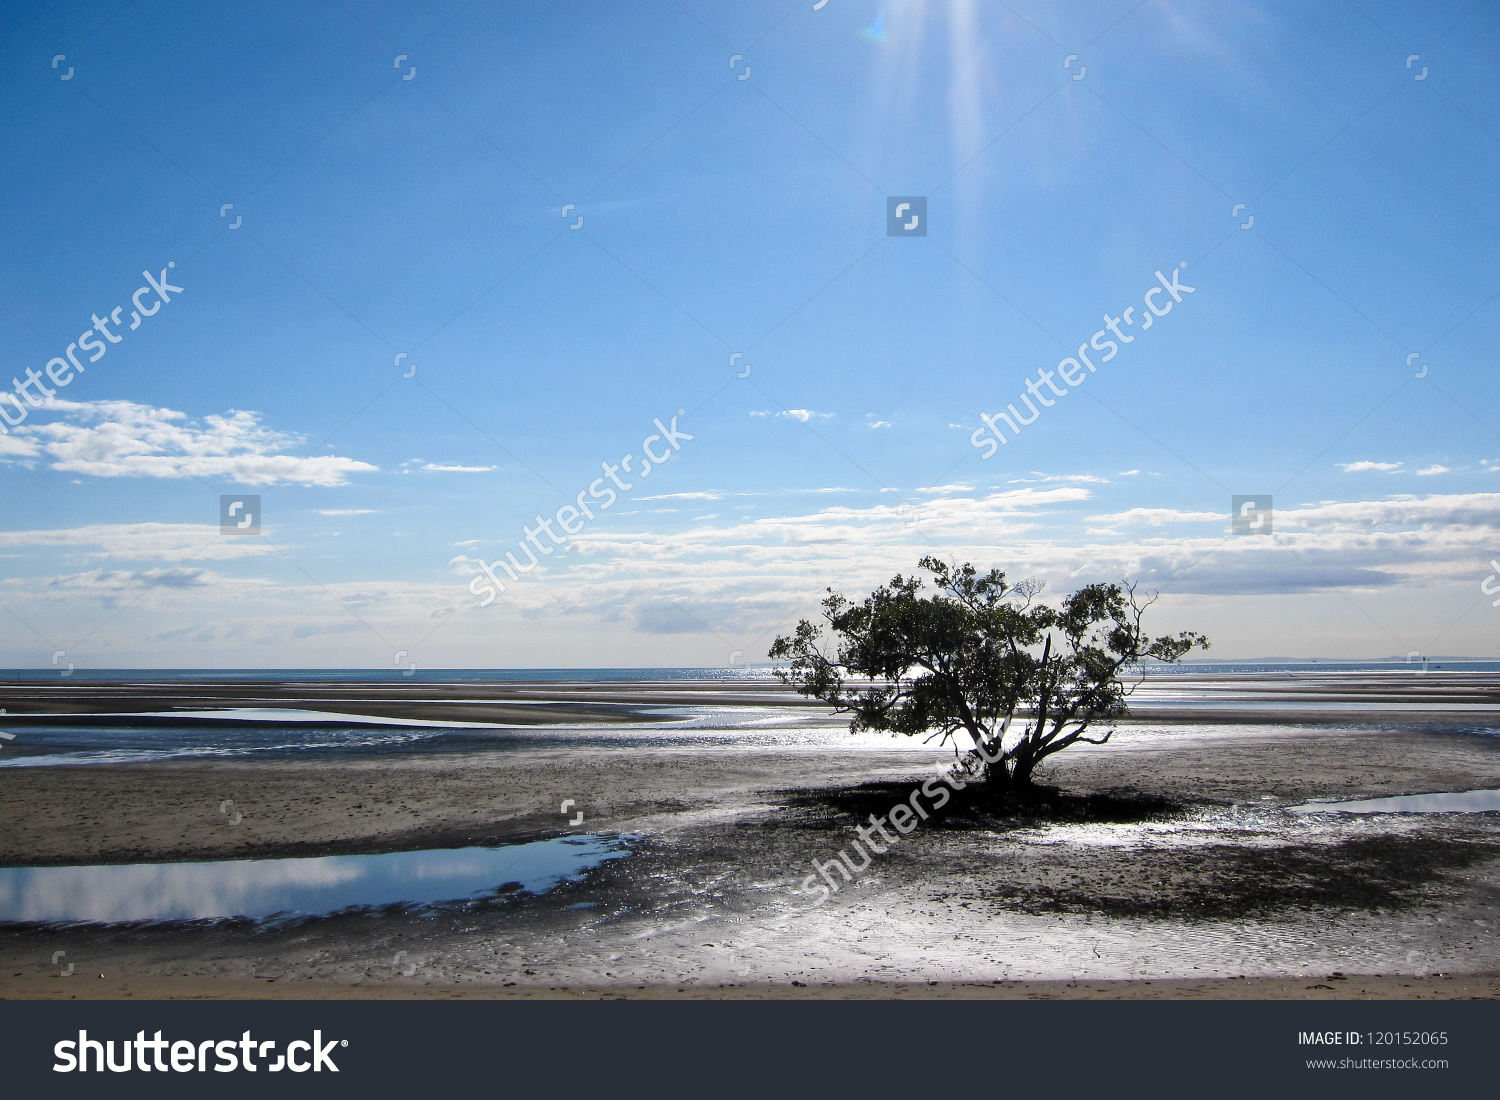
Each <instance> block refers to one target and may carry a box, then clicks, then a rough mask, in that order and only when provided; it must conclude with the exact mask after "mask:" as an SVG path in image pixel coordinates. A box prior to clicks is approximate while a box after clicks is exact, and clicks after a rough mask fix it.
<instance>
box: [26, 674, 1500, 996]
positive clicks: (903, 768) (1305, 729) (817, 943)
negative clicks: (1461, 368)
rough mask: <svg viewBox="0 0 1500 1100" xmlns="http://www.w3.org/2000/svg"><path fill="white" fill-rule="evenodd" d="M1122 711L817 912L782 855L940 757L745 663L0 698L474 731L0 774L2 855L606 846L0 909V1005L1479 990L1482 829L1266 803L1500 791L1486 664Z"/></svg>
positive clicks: (920, 835) (1491, 836)
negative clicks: (355, 882)
mask: <svg viewBox="0 0 1500 1100" xmlns="http://www.w3.org/2000/svg"><path fill="white" fill-rule="evenodd" d="M1142 696H1143V697H1142V699H1141V701H1140V705H1139V706H1138V707H1137V708H1135V709H1136V711H1137V713H1136V715H1135V716H1134V717H1133V718H1132V719H1131V720H1129V721H1127V722H1126V723H1124V724H1123V725H1122V727H1121V729H1120V732H1119V733H1118V734H1117V735H1116V737H1115V738H1114V739H1113V740H1112V741H1111V743H1110V744H1108V745H1106V746H1102V747H1099V748H1092V747H1090V748H1081V749H1076V750H1070V751H1069V752H1067V753H1064V754H1062V755H1061V756H1059V757H1056V758H1054V762H1053V763H1052V765H1051V766H1050V768H1049V769H1048V770H1047V771H1046V773H1045V774H1044V775H1043V776H1042V777H1041V779H1042V782H1043V783H1045V784H1047V785H1048V786H1049V787H1051V788H1053V789H1054V790H1055V792H1056V794H1055V795H1054V797H1053V798H1052V800H1051V803H1050V805H1049V806H1047V807H1046V808H1045V809H1044V810H1042V811H1040V812H1038V813H1033V814H1026V815H1017V816H1015V817H1011V818H998V817H996V816H994V815H993V814H991V813H989V812H987V811H986V810H985V809H984V808H983V807H982V806H980V805H978V804H977V803H975V802H974V801H973V800H971V799H968V798H966V797H963V796H958V797H955V798H954V799H953V800H952V802H951V804H950V805H949V806H948V807H947V809H946V810H945V811H944V812H942V813H941V814H934V815H933V818H932V820H930V821H927V822H924V823H923V824H922V826H921V827H920V828H917V829H916V830H914V831H913V832H911V833H910V834H908V835H905V836H903V837H902V838H901V842H900V843H899V844H893V845H890V847H889V851H888V852H887V853H885V854H883V855H881V856H880V857H879V858H878V859H876V860H875V861H874V862H873V863H872V864H871V865H870V867H869V868H868V869H867V870H866V872H865V873H864V874H862V875H861V876H860V877H859V879H858V881H857V882H853V883H848V884H844V885H843V886H842V888H841V889H840V890H839V891H838V892H837V893H833V894H832V895H831V896H830V897H828V899H827V900H826V902H825V903H823V904H816V902H817V900H818V899H817V898H816V897H813V896H810V895H809V893H808V892H807V891H806V890H805V889H804V888H803V884H804V882H805V880H806V878H807V876H808V875H809V874H811V873H812V863H813V861H814V860H819V861H827V860H829V859H831V858H833V857H834V855H835V853H836V852H837V851H838V850H839V849H840V847H841V846H842V845H845V844H846V843H847V842H848V840H849V839H850V838H851V837H853V836H854V835H855V834H854V832H853V827H854V826H855V825H856V824H861V823H863V822H864V821H865V820H867V818H868V815H869V814H871V813H876V814H881V813H884V812H885V811H887V810H888V809H889V808H890V807H891V806H892V805H893V804H895V803H897V802H899V801H902V800H903V799H905V798H906V797H907V796H908V794H909V792H910V791H911V790H912V789H913V788H914V786H916V785H919V784H921V783H922V782H924V781H925V780H926V779H928V778H929V777H931V776H932V775H934V774H935V768H936V767H938V766H939V765H941V764H942V763H943V762H944V760H945V759H948V760H951V757H952V754H951V751H950V752H946V753H945V752H944V751H942V750H938V749H936V748H922V747H920V746H914V745H912V744H910V743H905V742H901V743H895V742H891V741H889V740H883V739H873V738H850V737H849V736H848V735H847V734H846V733H840V732H839V730H838V729H837V725H836V723H835V722H834V721H833V720H832V719H831V717H830V716H829V715H828V714H827V712H825V711H823V710H821V708H817V707H812V706H809V705H808V704H807V703H806V702H805V701H804V700H802V699H800V698H798V697H796V696H794V695H790V694H789V693H787V692H785V691H782V690H781V689H779V688H778V687H776V686H774V685H772V684H768V683H765V682H759V683H755V682H744V683H733V684H710V683H675V684H667V683H659V684H621V683H612V684H610V683H568V684H555V683H554V684H543V683H522V684H493V683H491V684H483V685H476V684H473V683H463V684H457V683H454V684H436V683H431V682H425V683H399V684H370V683H360V684H329V683H323V684H313V685H309V684H306V683H301V684H293V683H280V684H267V683H264V682H259V683H255V684H248V685H247V684H234V685H230V684H223V683H201V682H199V683H187V682H183V683H176V684H142V683H133V684H107V683H96V684H75V685H68V686H64V685H59V684H57V683H56V682H52V683H49V684H6V685H4V686H3V688H0V706H4V707H5V709H6V712H7V713H6V715H5V717H4V721H5V723H6V728H8V729H18V730H25V729H35V730H44V729H46V728H48V724H49V723H52V724H57V723H65V722H66V721H71V722H74V723H77V722H80V721H82V722H85V723H93V724H96V725H98V726H99V727H100V728H108V727H109V726H110V724H111V723H122V722H130V723H132V724H133V725H135V726H139V725H141V724H142V723H143V722H146V721H149V720H145V719H142V718H141V717H140V715H142V714H143V713H147V712H149V713H152V714H155V715H157V716H158V717H157V719H155V720H157V721H160V722H163V723H165V724H166V725H167V726H174V725H184V724H185V725H188V726H192V722H189V720H188V719H186V718H184V717H182V715H183V714H185V713H186V712H188V711H193V712H198V711H202V710H205V709H209V708H245V709H254V708H281V709H283V710H298V711H309V710H311V711H323V712H327V713H328V714H329V715H335V716H347V715H356V716H357V715H364V716H367V717H368V718H370V719H372V720H376V719H406V720H419V721H424V722H437V723H441V722H467V723H475V724H476V726H477V727H479V728H480V732H481V733H482V734H483V738H484V739H482V740H478V741H463V742H456V743H452V744H447V743H445V744H444V747H443V748H442V749H441V751H437V750H435V749H434V748H433V747H432V746H431V745H417V746H408V747H402V746H400V745H396V746H394V747H393V746H392V745H386V744H382V745H381V746H379V747H378V748H375V749H370V750H368V751H366V750H361V749H359V748H357V747H356V748H343V749H340V750H339V751H336V752H335V751H330V752H328V753H325V754H321V755H310V756H304V757H301V758H299V757H298V756H297V754H295V753H290V752H266V753H263V754H260V755H254V754H251V755H244V756H238V757H236V756H233V755H228V756H215V757H201V756H200V757H183V758H170V759H152V760H148V761H145V762H128V761H117V762H111V763H96V764H95V763H76V762H75V763H66V764H62V763H54V764H53V765H52V766H6V767H0V805H3V806H4V807H5V811H4V822H3V827H0V866H5V867H13V868H21V867H33V868H40V867H69V866H80V865H95V864H156V863H162V864H169V863H178V862H181V861H204V860H229V859H235V860H248V859H253V860H274V859H281V858H287V857H292V858H299V857H327V856H338V855H359V854H367V853H386V852H409V851H419V850H425V849H451V848H463V847H466V846H474V845H502V844H515V843H520V842H526V841H537V840H544V839H547V838H555V837H566V836H570V835H580V834H589V835H606V836H611V837H623V838H626V839H625V841H624V842H625V843H628V845H629V855H628V857H626V858H620V859H615V860H612V861H611V862H608V863H605V864H602V865H600V866H598V867H596V868H594V869H593V870H591V871H589V872H588V873H587V874H586V875H584V876H583V877H582V878H581V879H579V880H578V881H569V882H564V883H562V884H561V885H559V886H557V887H556V888H555V889H553V890H550V891H547V892H545V893H542V894H539V895H537V896H508V897H506V898H502V899H496V900H493V901H490V902H486V903H484V904H468V905H461V906H439V907H435V908H430V909H425V910H423V911H420V912H417V911H409V910H400V911H397V910H389V909H386V910H380V911H378V912H372V911H362V912H346V913H341V914H338V915H332V916H325V917H320V918H317V919H308V920H301V921H295V922H284V923H280V924H270V925H267V924H264V923H256V922H252V921H246V920H214V921H197V922H178V923H171V924H161V923H143V922H136V923H128V924H112V925H97V924H81V925H72V926H68V925H59V924H48V925H37V924H29V925H27V924H11V925H6V926H0V963H3V972H0V996H4V997H12V998H16V997H19V998H36V997H41V998H50V997H80V998H86V997H124V996H133V997H245V996H255V997H309V998H313V997H344V996H349V997H408V996H420V997H453V996H461V997H470V996H506V997H515V996H536V997H545V996H569V997H615V996H623V997H658V996H682V997H719V996H725V997H775V996H792V997H817V996H837V997H880V996H893V997H894V996H900V997H1057V998H1067V997H1183V998H1188V997H1237V998H1244V997H1255V998H1283V997H1286V998H1296V997H1309V998H1312V997H1344V996H1348V997H1385V998H1397V997H1439V998H1456V997H1493V996H1495V994H1496V992H1497V984H1496V979H1495V975H1497V974H1500V945H1497V944H1496V942H1495V937H1494V935H1493V929H1494V922H1495V921H1496V920H1497V919H1500V913H1497V911H1496V903H1497V887H1500V816H1497V815H1496V814H1494V813H1465V814H1358V815H1356V814H1328V813H1311V814H1310V813H1306V812H1300V811H1298V810H1295V809H1294V807H1298V806H1302V805H1303V804H1305V803H1308V802H1310V801H1313V800H1349V799H1365V798H1372V797H1383V796H1391V795H1402V794H1419V793H1432V792H1446V791H1462V790H1472V789H1491V788H1496V787H1500V738H1496V737H1494V736H1492V735H1489V734H1486V733H1484V732H1482V731H1483V729H1484V728H1485V721H1486V720H1487V719H1488V716H1489V710H1490V709H1491V708H1492V707H1494V706H1495V705H1496V704H1495V699H1496V697H1497V684H1496V683H1495V682H1494V680H1493V679H1492V678H1488V677H1458V676H1454V677H1447V676H1444V675H1442V674H1438V673H1434V674H1432V675H1429V676H1424V677H1416V676H1408V677H1405V678H1399V679H1398V678H1395V677H1389V678H1387V679H1386V680H1384V681H1381V682H1376V683H1372V684H1365V683H1363V682H1348V681H1337V680H1336V679H1329V678H1324V679H1320V680H1311V681H1307V680H1304V681H1297V682H1292V681H1289V680H1286V679H1285V678H1282V679H1280V680H1273V679H1262V680H1254V679H1253V678H1250V679H1246V678H1239V679H1234V680H1228V679H1221V680H1212V681H1209V682H1204V683H1200V684H1190V683H1188V682H1187V681H1185V680H1174V681H1173V682H1172V683H1171V684H1170V685H1166V686H1164V687H1163V688H1161V690H1160V691H1157V692H1156V694H1155V697H1152V696H1151V694H1150V693H1147V692H1143V693H1142ZM1205 700H1207V701H1208V706H1207V709H1205ZM1221 700H1222V702H1221ZM1268 700H1269V703H1268ZM707 710H711V711H712V712H713V714H714V715H715V716H716V717H714V718H713V721H712V722H709V721H708V720H707V719H704V718H702V717H701V715H702V714H703V713H704V712H705V711H707ZM174 714H176V715H177V717H173V715H174ZM38 715H49V716H53V717H45V718H39V717H37V716H38ZM63 715H66V716H68V718H67V719H66V720H65V719H64V718H62V717H58V716H63ZM1246 715H1251V716H1253V718H1254V720H1248V719H1247V718H1246ZM28 716H30V717H28ZM87 716H97V717H92V718H91V717H87ZM694 716H698V717H694ZM523 719H524V720H523ZM689 719H691V720H689ZM304 721H305V719H304ZM330 721H332V719H330ZM338 721H339V722H346V721H347V719H344V718H339V719H338ZM193 728H197V727H193ZM37 736H38V737H40V734H38V735H37ZM476 736H477V735H476ZM23 739H24V738H23V736H21V735H18V737H17V745H18V746H19V745H20V742H21V741H22V740H23ZM7 751H9V750H7ZM15 759H17V760H19V759H22V758H21V757H17V758H15ZM40 759H41V758H40V757H37V758H33V760H32V762H33V763H36V762H37V761H38V760H40ZM59 759H61V758H60V757H59ZM9 763H12V764H14V763H15V760H12V761H9ZM565 800H571V803H572V806H571V807H570V812H571V813H580V812H581V813H582V814H583V815H584V820H583V822H582V823H581V824H578V825H576V826H574V825H571V824H569V822H570V820H571V818H570V816H569V814H565V813H561V812H560V811H559V807H560V805H561V804H562V803H563V802H564V801H565ZM226 802H232V804H233V806H234V812H235V815H236V816H237V817H238V820H237V821H236V820H232V819H231V818H230V816H229V815H228V814H226V813H225V812H224V811H223V809H222V807H223V806H224V805H225V803H226ZM57 952H65V955H64V956H60V957H61V958H66V959H67V960H71V961H73V963H74V966H75V970H74V972H73V973H71V974H68V975H66V976H64V975H62V974H61V973H60V971H61V969H62V967H61V966H60V965H55V964H54V963H53V962H52V958H53V956H54V954H55V953H57ZM101 973H102V974H103V975H104V977H103V978H100V977H98V975H99V974H101Z"/></svg>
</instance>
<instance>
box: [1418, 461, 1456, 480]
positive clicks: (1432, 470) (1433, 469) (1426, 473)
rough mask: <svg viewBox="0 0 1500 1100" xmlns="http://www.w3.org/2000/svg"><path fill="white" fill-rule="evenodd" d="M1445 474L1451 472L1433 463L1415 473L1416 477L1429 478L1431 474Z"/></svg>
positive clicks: (1445, 467)
mask: <svg viewBox="0 0 1500 1100" xmlns="http://www.w3.org/2000/svg"><path fill="white" fill-rule="evenodd" d="M1447 473H1452V471H1451V470H1450V469H1449V468H1448V467H1447V466H1439V465H1437V464H1435V463H1434V464H1433V465H1431V466H1428V467H1427V468H1426V469H1423V470H1418V471H1417V476H1418V477H1430V476H1432V475H1433V474H1447Z"/></svg>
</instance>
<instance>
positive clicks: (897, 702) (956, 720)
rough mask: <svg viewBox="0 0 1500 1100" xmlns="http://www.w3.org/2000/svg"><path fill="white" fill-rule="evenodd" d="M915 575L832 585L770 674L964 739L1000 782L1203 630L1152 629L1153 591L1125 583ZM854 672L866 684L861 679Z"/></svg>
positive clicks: (906, 725) (1121, 699) (891, 726)
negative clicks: (1066, 587) (1048, 585)
mask: <svg viewBox="0 0 1500 1100" xmlns="http://www.w3.org/2000/svg"><path fill="white" fill-rule="evenodd" d="M918 564H919V565H920V566H921V568H923V569H925V570H926V571H927V572H929V573H931V574H932V583H933V587H934V589H935V591H934V592H933V593H932V594H930V595H923V593H922V589H923V585H924V583H925V582H924V581H923V580H922V579H921V578H919V577H916V576H913V577H903V576H901V575H899V574H898V575H897V576H895V577H894V578H892V579H891V581H890V583H889V584H885V585H881V586H880V587H879V588H877V589H875V591H874V592H871V593H870V594H869V595H868V596H866V597H865V598H864V600H862V601H860V602H859V603H854V602H851V601H850V600H848V599H845V598H844V597H843V596H841V595H839V594H837V593H835V592H833V591H832V590H831V589H830V590H829V594H828V597H827V598H826V599H825V600H824V601H823V618H824V620H825V622H826V625H827V627H828V629H829V630H830V631H831V632H832V634H833V635H834V637H835V638H836V643H835V648H834V651H833V652H832V653H831V654H830V653H828V652H827V651H826V647H825V645H824V642H823V633H824V626H823V625H822V624H814V623H811V622H809V621H808V620H806V619H803V620H802V621H801V622H799V623H798V624H797V630H796V633H795V634H793V635H792V636H791V637H778V638H777V639H776V642H775V644H774V645H772V646H771V652H770V656H771V657H772V659H774V660H778V661H789V662H790V664H789V667H788V668H787V669H785V670H783V671H781V672H779V673H778V675H779V676H781V678H782V680H783V681H784V682H786V683H788V684H790V685H791V686H792V687H794V688H796V689H797V691H799V692H801V693H802V694H803V695H807V696H811V697H813V698H816V699H820V700H822V701H823V702H825V703H828V704H829V705H831V706H833V707H834V708H835V709H836V710H837V711H838V712H839V713H842V714H849V715H851V716H852V717H851V719H850V723H849V728H850V731H851V732H854V733H858V732H860V731H862V730H882V731H888V732H891V733H903V734H908V735H918V734H926V735H928V739H929V740H931V739H934V738H940V739H941V741H943V742H947V741H948V740H949V739H950V738H952V739H954V741H955V744H958V741H957V735H958V734H959V733H964V734H967V736H968V737H969V739H970V741H971V744H972V749H973V752H974V757H973V759H972V762H973V763H974V764H975V766H976V767H979V768H981V769H982V770H983V772H984V774H985V776H986V778H987V779H988V780H989V781H990V782H991V783H993V784H995V785H997V786H1000V787H1025V786H1029V785H1030V783H1031V776H1032V772H1033V770H1034V769H1035V768H1036V766H1037V764H1039V763H1040V762H1041V761H1042V760H1043V759H1045V758H1046V757H1048V756H1051V755H1052V754H1053V753H1056V752H1061V751H1062V750H1063V749H1065V748H1067V747H1068V746H1069V745H1073V744H1076V743H1078V742H1079V741H1087V742H1088V743H1090V744H1095V745H1099V744H1103V743H1104V742H1105V741H1107V740H1109V736H1110V734H1111V733H1112V732H1113V730H1106V731H1105V732H1104V733H1103V734H1102V735H1100V736H1087V734H1088V733H1089V732H1090V731H1091V730H1092V729H1093V727H1095V726H1096V725H1106V724H1108V723H1110V722H1112V721H1114V720H1115V719H1118V718H1121V717H1123V716H1124V715H1125V714H1126V705H1125V703H1126V699H1127V697H1128V696H1129V694H1130V692H1131V690H1132V689H1133V688H1134V686H1135V684H1136V683H1137V682H1139V681H1138V679H1137V678H1132V674H1136V676H1137V677H1138V675H1139V672H1140V666H1141V664H1142V662H1143V661H1147V660H1156V661H1163V662H1174V661H1178V660H1180V659H1181V658H1182V657H1183V656H1184V655H1185V654H1187V653H1188V652H1189V651H1190V650H1192V649H1194V648H1195V647H1201V648H1203V649H1207V648H1208V639H1206V638H1204V637H1203V636H1202V635H1201V634H1195V633H1192V632H1189V631H1184V632H1183V633H1181V634H1177V635H1161V636H1159V637H1156V638H1152V637H1150V636H1148V635H1147V634H1146V633H1145V631H1144V630H1143V629H1142V626H1141V618H1142V615H1143V614H1144V612H1145V610H1146V608H1148V607H1150V606H1151V604H1152V603H1153V602H1155V598H1154V597H1152V598H1150V599H1146V600H1144V601H1142V600H1139V599H1137V597H1136V592H1135V586H1134V585H1118V584H1091V585H1088V586H1087V587H1085V588H1081V589H1079V590H1078V591H1077V592H1074V593H1073V594H1072V595H1070V596H1067V597H1065V598H1064V599H1063V600H1062V601H1061V603H1060V604H1059V605H1058V606H1056V607H1053V606H1049V605H1046V604H1042V603H1039V602H1037V597H1038V596H1039V595H1040V593H1041V590H1042V586H1041V585H1040V584H1037V583H1035V582H1031V581H1022V582H1020V583H1018V584H1007V583H1006V580H1005V574H1004V573H1002V572H1001V571H1000V570H998V569H991V570H990V571H989V572H988V573H985V574H983V575H981V574H980V573H979V572H978V571H977V570H976V569H975V568H974V567H973V566H972V565H969V564H967V563H965V564H964V565H962V566H950V565H948V564H947V563H945V562H942V561H939V560H938V559H936V558H933V557H924V558H922V560H921V561H920V562H919V563H918ZM851 679H858V680H860V681H862V682H861V683H859V684H858V685H857V686H852V685H851V684H850V682H849V681H850V680H851Z"/></svg>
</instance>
